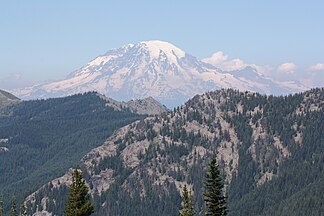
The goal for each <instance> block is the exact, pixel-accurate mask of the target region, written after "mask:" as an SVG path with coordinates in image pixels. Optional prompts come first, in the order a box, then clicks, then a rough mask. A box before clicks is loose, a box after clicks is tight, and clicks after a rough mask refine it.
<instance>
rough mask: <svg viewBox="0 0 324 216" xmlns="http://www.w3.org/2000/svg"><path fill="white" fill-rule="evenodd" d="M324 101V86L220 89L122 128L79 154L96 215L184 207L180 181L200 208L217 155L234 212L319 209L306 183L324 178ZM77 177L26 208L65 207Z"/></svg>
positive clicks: (44, 191) (46, 189)
mask: <svg viewBox="0 0 324 216" xmlns="http://www.w3.org/2000/svg"><path fill="white" fill-rule="evenodd" d="M323 109H324V89H313V90H311V91H307V92H305V93H302V94H295V95H289V96H285V97H283V96H281V97H273V96H264V95H260V94H256V93H250V92H244V93H243V92H239V91H234V90H221V91H216V92H208V93H205V94H203V95H198V96H195V97H194V98H192V99H191V100H189V101H188V102H187V103H186V104H185V105H183V106H181V107H178V108H176V109H174V110H173V111H171V112H169V113H165V114H162V115H161V116H155V117H149V118H146V119H145V120H140V121H137V122H135V123H132V124H130V125H128V126H125V127H123V128H121V129H120V130H118V131H117V132H116V133H114V135H112V136H111V137H109V138H108V139H107V140H106V141H105V142H104V144H103V145H102V146H100V147H98V148H95V149H93V150H91V151H90V152H89V153H87V154H86V155H85V156H84V157H83V159H82V160H81V162H80V167H81V169H82V170H83V171H84V173H85V179H86V181H87V183H88V185H89V187H90V191H91V194H92V195H93V198H94V200H95V204H96V213H95V215H178V207H179V206H180V195H179V193H180V190H181V186H182V185H183V184H189V187H190V188H192V190H193V192H194V197H195V200H194V201H195V208H196V212H197V213H198V214H199V215H202V214H203V200H202V193H203V185H202V180H203V178H204V175H205V168H206V165H207V163H208V160H209V158H211V157H212V155H214V154H216V155H217V159H218V163H219V165H220V167H221V169H222V175H223V177H224V179H225V184H226V191H227V195H228V208H229V214H230V215H268V214H271V215H289V211H288V212H287V209H286V208H285V204H287V205H288V206H293V207H294V212H296V213H302V212H305V211H307V212H309V213H312V214H313V215H317V214H316V213H318V211H321V210H319V209H321V208H322V200H324V199H323V198H324V197H323V194H321V193H317V194H316V198H315V199H316V202H312V199H314V197H312V194H311V193H309V192H308V189H310V190H311V191H313V190H314V187H315V186H316V185H318V184H319V183H320V182H321V181H322V180H323V179H324V174H323V172H321V170H323V169H324V163H323V160H324V153H323V152H324V151H323V146H324V145H323V130H324V124H323V119H324V110H323ZM70 181H71V173H70V171H69V172H67V173H66V174H65V175H64V176H62V177H60V178H58V179H55V180H52V181H51V182H49V183H48V184H45V185H44V186H43V187H42V188H40V189H39V190H37V191H36V192H35V193H33V194H31V195H30V196H29V197H27V199H26V202H27V203H28V206H29V208H30V209H32V210H33V211H34V212H35V211H36V212H38V213H40V212H43V213H44V214H49V212H54V213H55V214H54V215H62V213H63V206H64V199H62V197H65V196H66V191H67V188H66V186H67V185H68V184H69V182H70ZM298 195H305V196H304V197H301V198H300V197H298ZM284 203H285V204H284ZM310 203H312V204H310ZM301 204H305V205H301ZM36 206H38V209H36ZM305 206H306V207H307V208H306V209H305Z"/></svg>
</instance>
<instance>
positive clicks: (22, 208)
mask: <svg viewBox="0 0 324 216" xmlns="http://www.w3.org/2000/svg"><path fill="white" fill-rule="evenodd" d="M27 215H28V211H27V207H26V206H25V204H24V203H23V204H21V206H20V215H19V216H27Z"/></svg>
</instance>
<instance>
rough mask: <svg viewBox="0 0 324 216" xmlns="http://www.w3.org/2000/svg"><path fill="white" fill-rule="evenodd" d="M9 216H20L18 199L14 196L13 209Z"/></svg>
mask: <svg viewBox="0 0 324 216" xmlns="http://www.w3.org/2000/svg"><path fill="white" fill-rule="evenodd" d="M9 216H18V212H17V205H16V198H15V197H14V196H13V197H12V199H11V209H10V214H9Z"/></svg>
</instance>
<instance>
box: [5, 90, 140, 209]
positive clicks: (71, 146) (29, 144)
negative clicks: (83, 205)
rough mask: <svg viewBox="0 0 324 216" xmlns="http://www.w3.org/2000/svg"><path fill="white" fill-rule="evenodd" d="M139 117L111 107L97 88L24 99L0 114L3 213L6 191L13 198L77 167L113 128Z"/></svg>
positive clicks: (6, 200)
mask: <svg viewBox="0 0 324 216" xmlns="http://www.w3.org/2000/svg"><path fill="white" fill-rule="evenodd" d="M140 118H143V116H139V115H137V114H134V113H131V112H129V111H127V110H122V111H115V110H113V109H112V108H111V107H109V106H106V102H105V101H104V100H102V99H101V98H99V97H98V96H97V94H96V93H86V94H79V95H74V96H70V97H65V98H56V99H48V100H35V101H22V102H20V103H19V104H17V105H15V106H14V107H13V108H12V115H9V116H0V139H5V138H8V139H9V141H8V143H1V144H0V147H6V148H8V149H9V151H8V152H0V173H1V175H0V191H1V192H2V195H3V197H4V207H5V209H6V212H8V211H9V209H10V196H11V194H16V198H17V201H18V202H17V203H21V202H22V200H23V198H24V197H25V196H27V195H29V194H30V193H31V192H33V191H35V190H36V189H37V188H39V187H40V186H41V185H42V184H44V183H46V182H48V181H49V180H51V179H54V178H56V177H58V176H61V175H63V174H64V173H65V171H66V170H67V169H68V168H70V167H73V166H75V165H76V164H77V163H78V162H79V161H80V159H81V158H82V157H83V156H84V154H85V153H87V152H88V151H89V150H91V149H92V148H95V147H97V146H99V145H101V144H102V143H103V142H104V141H105V140H106V138H107V137H109V136H110V135H111V134H112V133H113V132H114V131H115V130H116V129H118V128H120V127H122V126H124V125H127V124H129V123H131V122H133V121H135V120H138V119H140Z"/></svg>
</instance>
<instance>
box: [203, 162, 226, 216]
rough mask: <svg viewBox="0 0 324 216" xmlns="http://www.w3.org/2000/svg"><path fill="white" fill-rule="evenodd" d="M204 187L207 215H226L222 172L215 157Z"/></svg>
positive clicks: (210, 164)
mask: <svg viewBox="0 0 324 216" xmlns="http://www.w3.org/2000/svg"><path fill="white" fill-rule="evenodd" d="M204 185H205V192H204V201H205V205H206V210H205V215H209V216H221V215H226V214H227V209H226V206H225V204H226V198H225V196H224V194H223V187H224V186H223V183H222V179H221V177H220V172H219V169H218V165H217V161H216V158H215V157H214V158H212V160H211V161H210V163H209V166H208V170H207V174H206V177H205V181H204Z"/></svg>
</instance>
